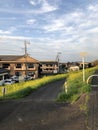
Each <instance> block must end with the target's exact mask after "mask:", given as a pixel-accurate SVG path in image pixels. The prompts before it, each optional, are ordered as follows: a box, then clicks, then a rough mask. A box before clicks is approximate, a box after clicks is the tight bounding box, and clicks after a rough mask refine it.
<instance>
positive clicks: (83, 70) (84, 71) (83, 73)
mask: <svg viewBox="0 0 98 130" xmlns="http://www.w3.org/2000/svg"><path fill="white" fill-rule="evenodd" d="M82 62H83V82H85V65H84V57H82Z"/></svg>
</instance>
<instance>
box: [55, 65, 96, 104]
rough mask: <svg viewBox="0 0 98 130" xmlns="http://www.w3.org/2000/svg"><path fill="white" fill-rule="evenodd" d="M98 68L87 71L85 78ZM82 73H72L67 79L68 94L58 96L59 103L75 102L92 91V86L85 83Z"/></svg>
mask: <svg viewBox="0 0 98 130" xmlns="http://www.w3.org/2000/svg"><path fill="white" fill-rule="evenodd" d="M96 69H98V67H94V68H90V69H85V78H86V80H87V78H88V77H89V76H90V75H92V74H93V73H94V72H95V70H96ZM82 75H83V73H82V71H78V72H71V73H70V74H69V76H68V78H67V93H66V91H65V90H64V92H62V93H60V94H59V95H58V98H57V100H58V101H65V102H66V101H67V102H71V103H73V102H75V101H76V100H78V99H79V97H80V96H81V95H82V94H83V93H89V92H90V91H91V86H90V85H89V84H87V83H86V82H83V76H82Z"/></svg>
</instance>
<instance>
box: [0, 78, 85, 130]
mask: <svg viewBox="0 0 98 130" xmlns="http://www.w3.org/2000/svg"><path fill="white" fill-rule="evenodd" d="M64 82H65V80H60V81H56V82H53V83H49V84H47V85H45V86H43V87H42V88H40V89H38V90H37V91H35V92H33V93H32V94H31V95H30V96H28V97H26V98H23V99H20V100H11V101H0V130H85V115H84V114H83V113H82V112H81V111H80V109H79V105H78V103H76V104H74V105H72V104H67V103H59V102H56V101H55V99H56V97H57V95H58V93H59V92H60V91H62V89H63V84H64ZM81 101H82V100H81ZM80 103H81V102H80ZM80 103H79V104H80Z"/></svg>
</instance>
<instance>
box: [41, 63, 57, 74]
mask: <svg viewBox="0 0 98 130" xmlns="http://www.w3.org/2000/svg"><path fill="white" fill-rule="evenodd" d="M58 70H59V68H58V62H56V61H40V74H56V73H58Z"/></svg>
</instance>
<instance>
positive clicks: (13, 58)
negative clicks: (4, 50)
mask: <svg viewBox="0 0 98 130" xmlns="http://www.w3.org/2000/svg"><path fill="white" fill-rule="evenodd" d="M0 62H34V63H35V62H38V60H36V59H34V58H32V57H30V56H27V57H25V55H0Z"/></svg>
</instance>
